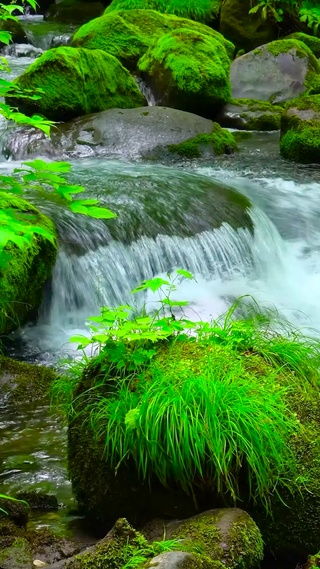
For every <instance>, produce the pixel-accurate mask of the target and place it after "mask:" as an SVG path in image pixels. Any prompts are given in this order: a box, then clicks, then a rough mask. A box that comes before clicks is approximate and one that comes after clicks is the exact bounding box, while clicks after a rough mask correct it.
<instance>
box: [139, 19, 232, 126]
mask: <svg viewBox="0 0 320 569" xmlns="http://www.w3.org/2000/svg"><path fill="white" fill-rule="evenodd" d="M138 69H139V71H140V72H141V73H142V74H143V78H144V79H145V80H146V81H147V83H149V84H150V85H151V87H152V90H153V92H154V93H155V97H156V101H157V104H158V105H168V106H169V107H172V108H175V109H180V110H182V111H189V112H193V113H197V114H200V115H202V116H204V117H207V118H214V117H215V115H216V114H217V112H218V111H219V110H220V108H221V107H222V106H223V105H224V104H225V103H227V102H228V100H229V99H230V93H231V90H230V82H229V71H230V60H229V57H228V54H227V52H226V50H225V49H224V47H223V46H222V45H221V42H220V41H219V40H217V39H215V38H213V37H212V38H211V37H208V36H203V35H202V34H201V33H198V32H194V31H191V30H188V29H184V28H181V29H177V30H175V31H173V32H170V33H168V34H165V35H163V36H161V37H160V38H159V39H157V40H155V42H154V43H153V44H151V45H150V47H149V49H148V50H147V51H146V53H145V54H144V56H143V57H142V58H141V59H140V60H139V62H138Z"/></svg>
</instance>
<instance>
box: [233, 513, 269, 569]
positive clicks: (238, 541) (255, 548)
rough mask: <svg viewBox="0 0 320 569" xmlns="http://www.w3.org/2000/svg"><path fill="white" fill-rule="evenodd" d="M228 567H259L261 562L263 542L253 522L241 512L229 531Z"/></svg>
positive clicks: (237, 568)
mask: <svg viewBox="0 0 320 569" xmlns="http://www.w3.org/2000/svg"><path fill="white" fill-rule="evenodd" d="M227 545H228V557H227V559H228V565H230V567H232V568H235V569H248V568H249V567H259V566H260V564H261V561H262V560H263V540H262V536H261V533H260V530H259V529H258V527H257V525H256V524H255V522H254V521H253V520H252V518H250V516H249V515H247V514H245V513H244V512H243V515H242V517H241V518H240V519H238V520H235V521H234V522H233V523H232V526H231V528H230V531H229V541H228V543H227Z"/></svg>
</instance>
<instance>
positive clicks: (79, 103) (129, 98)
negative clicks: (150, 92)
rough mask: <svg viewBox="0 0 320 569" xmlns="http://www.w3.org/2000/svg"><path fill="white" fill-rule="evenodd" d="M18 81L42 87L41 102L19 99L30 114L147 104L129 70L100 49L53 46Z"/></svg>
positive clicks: (58, 115)
mask: <svg viewBox="0 0 320 569" xmlns="http://www.w3.org/2000/svg"><path fill="white" fill-rule="evenodd" d="M16 82H17V84H18V86H19V87H21V88H22V89H30V90H31V91H32V92H35V90H36V89H42V91H43V93H42V95H41V98H40V99H39V100H37V101H31V100H26V99H17V100H16V101H15V104H16V105H17V106H19V108H20V109H21V110H22V111H23V112H25V113H26V114H29V115H30V114H33V113H40V114H43V115H44V116H46V117H47V118H48V119H52V120H59V121H61V120H69V119H72V118H74V117H77V116H81V115H86V114H89V113H94V112H98V111H103V110H106V109H110V108H116V107H117V108H124V109H127V108H132V107H139V106H143V105H144V104H145V99H144V97H143V96H142V95H141V93H140V91H139V89H138V87H137V85H136V83H135V81H134V79H133V78H132V77H131V76H130V74H129V73H128V71H127V70H126V69H125V68H124V67H123V66H122V65H121V63H119V61H117V59H116V58H115V57H113V56H112V55H108V54H107V53H105V52H103V51H99V50H95V51H93V50H87V49H82V48H79V49H74V48H71V47H58V48H54V49H50V50H48V51H46V52H45V53H44V54H43V55H41V56H40V57H39V58H38V59H36V61H35V62H34V63H32V65H30V67H28V69H27V70H26V71H25V72H24V73H23V74H22V75H20V77H18V79H17V80H16ZM9 102H12V100H10V101H9Z"/></svg>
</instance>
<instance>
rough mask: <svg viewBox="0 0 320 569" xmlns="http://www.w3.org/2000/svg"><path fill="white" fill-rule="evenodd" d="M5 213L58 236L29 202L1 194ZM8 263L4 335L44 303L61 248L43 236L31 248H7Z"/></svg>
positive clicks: (2, 290)
mask: <svg viewBox="0 0 320 569" xmlns="http://www.w3.org/2000/svg"><path fill="white" fill-rule="evenodd" d="M0 203H1V206H0V207H1V209H12V210H13V211H14V212H15V218H16V219H18V220H19V221H21V222H23V223H24V224H28V225H31V226H32V225H36V226H40V227H42V228H43V229H46V230H47V231H49V233H50V234H51V235H53V236H55V235H56V231H55V227H54V224H53V223H52V222H51V220H50V219H49V218H47V217H46V216H45V215H43V214H41V213H40V212H39V211H38V210H37V209H36V208H35V207H34V206H32V205H31V204H29V203H28V202H27V201H25V200H23V199H20V198H16V197H13V196H10V195H9V194H7V193H4V192H0ZM5 252H6V253H7V254H8V260H7V262H6V264H5V266H3V267H2V268H1V270H0V299H1V307H0V308H1V310H0V316H1V318H0V333H2V334H7V333H9V332H10V331H12V330H14V329H15V328H17V327H18V326H19V325H20V324H23V323H24V322H25V321H26V320H27V318H28V316H29V315H30V313H31V312H32V311H33V310H34V309H36V308H37V307H38V306H39V304H40V301H41V294H42V290H43V286H44V284H45V282H46V281H47V279H48V277H49V276H50V273H51V269H52V267H53V265H54V263H55V260H56V254H57V248H56V245H54V244H52V243H51V242H50V241H49V240H48V239H46V238H45V237H43V236H41V235H37V234H35V235H34V238H33V241H32V242H31V244H30V245H29V246H27V245H26V246H25V247H23V248H22V249H19V248H18V247H17V246H16V245H14V244H8V245H7V246H6V248H5Z"/></svg>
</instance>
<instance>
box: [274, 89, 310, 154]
mask: <svg viewBox="0 0 320 569" xmlns="http://www.w3.org/2000/svg"><path fill="white" fill-rule="evenodd" d="M280 153H281V156H283V157H284V158H287V159H288V160H293V161H294V162H300V163H303V164H312V163H316V164H320V95H311V96H309V97H308V96H303V97H300V98H298V99H296V100H294V101H290V102H289V103H288V104H287V106H286V107H285V110H284V113H283V116H282V120H281V137H280Z"/></svg>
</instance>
